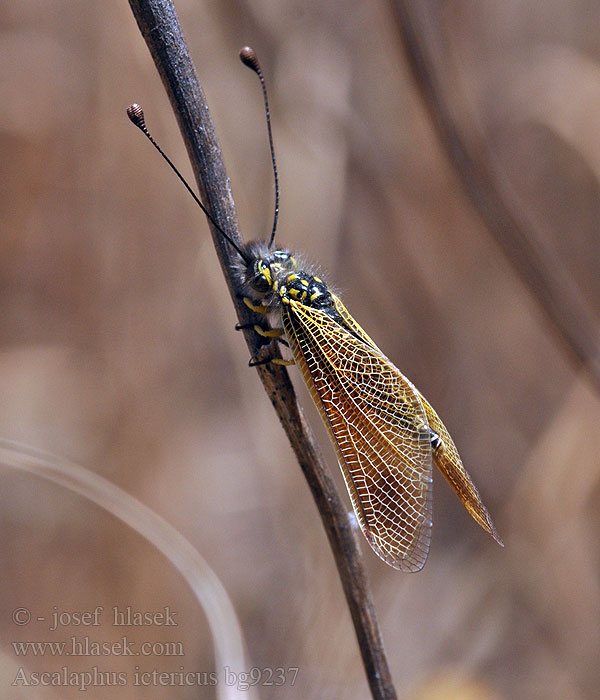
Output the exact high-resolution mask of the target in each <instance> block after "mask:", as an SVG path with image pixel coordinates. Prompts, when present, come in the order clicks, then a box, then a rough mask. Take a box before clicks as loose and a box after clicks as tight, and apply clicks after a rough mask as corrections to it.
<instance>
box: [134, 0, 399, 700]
mask: <svg viewBox="0 0 600 700" xmlns="http://www.w3.org/2000/svg"><path fill="white" fill-rule="evenodd" d="M129 4H130V6H131V9H132V11H133V14H134V16H135V18H136V20H137V23H138V26H139V28H140V30H141V32H142V35H143V37H144V39H145V40H146V43H147V45H148V48H149V49H150V53H151V54H152V57H153V59H154V63H155V65H156V67H157V69H158V72H159V74H160V76H161V78H162V81H163V84H164V86H165V89H166V91H167V94H168V95H169V99H170V101H171V105H172V107H173V111H174V112H175V116H176V118H177V121H178V123H179V128H180V129H181V133H182V135H183V139H184V141H185V144H186V147H187V150H188V154H189V156H190V160H191V163H192V167H193V170H194V174H195V177H196V180H197V182H198V187H199V189H200V194H201V198H202V199H203V201H204V202H205V204H206V206H207V207H208V210H209V211H210V212H211V214H212V216H213V218H214V219H215V221H216V222H217V223H218V224H219V226H220V227H221V228H222V229H223V230H224V231H225V232H226V233H227V235H228V236H230V237H231V238H232V240H234V241H236V242H241V239H240V235H239V231H238V225H237V216H236V212H235V207H234V203H233V198H232V196H231V190H230V187H229V180H228V179H227V176H226V174H225V167H224V164H223V158H222V154H221V150H220V148H219V144H218V141H217V138H216V135H215V130H214V126H213V123H212V119H211V117H210V113H209V111H208V106H207V104H206V99H205V97H204V93H203V91H202V87H201V85H200V83H199V81H198V76H197V74H196V71H195V68H194V66H193V63H192V60H191V57H190V54H189V51H188V48H187V45H186V42H185V40H184V37H183V33H182V30H181V26H180V24H179V19H178V17H177V14H176V12H175V8H174V6H173V3H172V2H171V1H170V0H129ZM211 232H212V236H213V240H214V243H215V248H216V250H217V255H218V256H219V260H220V263H221V267H222V269H223V273H224V275H225V279H226V280H227V284H228V286H229V290H230V293H231V297H232V300H233V303H234V305H235V308H236V311H237V314H238V317H239V319H240V323H242V324H246V323H249V322H250V321H252V320H255V319H254V318H253V315H252V313H251V312H250V311H249V309H247V308H246V307H245V305H244V304H242V303H240V300H239V298H238V297H237V296H236V290H235V286H234V280H235V276H234V274H233V267H234V266H233V263H234V256H235V255H236V254H235V252H234V251H233V249H232V248H231V246H230V245H229V244H228V243H227V242H226V241H225V240H224V239H223V237H222V236H221V235H219V234H218V232H216V231H215V230H214V229H213V228H212V227H211ZM246 342H247V343H248V347H249V349H250V353H251V355H252V356H253V357H258V358H260V356H261V352H264V350H263V351H261V350H260V348H259V347H258V346H257V340H256V334H254V333H251V332H246ZM257 371H258V373H259V375H260V378H261V381H262V382H263V385H264V387H265V391H266V392H267V395H268V396H269V398H270V400H271V403H272V404H273V407H274V408H275V411H276V412H277V415H278V416H279V420H280V421H281V424H282V425H283V428H284V430H285V432H286V434H287V436H288V439H289V440H290V443H291V445H292V448H293V449H294V452H295V453H296V457H297V458H298V462H299V463H300V466H301V467H302V471H303V472H304V476H305V477H306V480H307V482H308V484H309V486H310V489H311V491H312V494H313V498H314V500H315V503H316V504H317V508H318V509H319V514H320V516H321V520H322V521H323V525H324V527H325V530H326V532H327V536H328V538H329V543H330V545H331V548H332V550H333V554H334V557H335V561H336V565H337V568H338V572H339V575H340V578H341V581H342V586H343V588H344V593H345V595H346V600H347V603H348V607H349V608H350V613H351V615H352V620H353V622H354V627H355V630H356V635H357V637H358V643H359V647H360V651H361V654H362V658H363V663H364V665H365V669H366V673H367V678H368V681H369V685H370V687H371V693H372V695H373V697H374V698H377V699H379V698H395V697H396V693H395V690H394V686H393V684H392V679H391V675H390V671H389V668H388V663H387V659H386V656H385V652H384V649H383V642H382V639H381V634H380V631H379V626H378V623H377V618H376V616H375V608H374V606H373V601H372V599H371V594H370V590H369V584H368V580H367V575H366V571H365V568H364V565H363V562H362V558H361V552H360V548H359V543H358V539H357V535H356V532H355V529H354V528H352V526H351V524H350V521H349V519H348V515H347V511H346V508H345V507H344V505H343V504H342V501H341V500H340V497H339V495H338V493H337V491H336V489H335V486H334V484H333V481H332V480H331V477H330V476H329V474H328V473H327V471H326V470H325V467H324V466H323V464H322V461H321V459H320V457H319V455H318V453H317V450H316V448H315V444H314V440H313V438H312V435H311V434H310V431H309V429H308V428H307V426H306V424H305V421H304V419H303V417H302V413H301V411H300V407H299V406H298V402H297V400H296V396H295V393H294V389H293V387H292V384H291V382H290V379H289V376H288V374H287V371H286V370H285V368H284V367H281V366H277V365H272V364H268V365H262V366H259V367H257Z"/></svg>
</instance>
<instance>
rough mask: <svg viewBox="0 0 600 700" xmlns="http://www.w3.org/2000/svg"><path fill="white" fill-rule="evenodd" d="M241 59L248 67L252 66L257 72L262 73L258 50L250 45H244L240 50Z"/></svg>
mask: <svg viewBox="0 0 600 700" xmlns="http://www.w3.org/2000/svg"><path fill="white" fill-rule="evenodd" d="M240 60H241V62H242V63H243V64H244V65H245V66H248V68H251V69H252V70H253V71H254V72H255V73H260V64H259V62H258V57H257V56H256V52H255V51H254V49H253V48H251V47H250V46H244V48H243V49H241V50H240Z"/></svg>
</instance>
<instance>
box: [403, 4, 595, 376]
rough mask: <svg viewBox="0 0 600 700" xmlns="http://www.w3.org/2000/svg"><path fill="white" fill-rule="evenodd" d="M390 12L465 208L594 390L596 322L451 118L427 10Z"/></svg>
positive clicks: (474, 139) (472, 137) (478, 141)
mask: <svg viewBox="0 0 600 700" xmlns="http://www.w3.org/2000/svg"><path fill="white" fill-rule="evenodd" d="M392 7H393V10H394V13H395V17H396V20H397V26H398V31H399V34H400V37H401V39H402V42H403V48H404V51H405V55H406V58H407V61H408V64H409V66H410V68H411V70H412V72H413V76H414V79H415V82H416V84H417V87H418V89H419V90H420V92H421V96H422V98H423V100H424V102H425V105H426V107H427V109H428V111H429V116H430V118H431V121H432V122H433V125H434V128H435V129H436V131H437V133H438V137H439V139H440V142H441V144H442V147H443V148H444V149H445V151H446V154H447V156H448V158H449V160H450V162H451V163H452V165H453V166H454V168H455V170H456V172H457V173H458V175H459V177H460V178H461V180H462V183H463V186H464V188H465V190H466V192H467V194H468V195H469V197H470V199H471V202H472V203H473V205H474V207H475V209H476V210H477V211H478V212H479V215H480V216H481V218H482V219H483V222H484V223H485V224H486V226H487V227H488V229H489V231H490V233H491V234H492V235H493V237H494V239H495V240H496V243H497V244H498V246H499V247H500V249H501V250H502V251H503V252H504V254H505V255H506V257H507V258H508V260H509V261H510V263H511V264H512V266H513V267H514V269H515V270H516V272H517V274H518V275H519V277H520V278H521V280H522V282H523V283H524V284H525V285H526V287H527V288H528V289H529V291H530V293H531V294H532V296H533V297H534V299H535V300H536V301H537V303H538V305H539V307H540V308H541V309H542V311H543V312H544V313H545V315H546V318H547V319H548V320H549V321H550V323H551V325H552V327H553V329H554V331H555V333H556V334H557V335H558V337H559V338H560V339H561V341H562V342H563V345H564V346H565V347H566V349H567V351H568V353H569V355H570V357H571V358H572V359H574V360H575V361H576V363H577V364H581V365H583V366H584V367H585V368H586V369H587V370H588V373H589V376H590V377H591V379H592V381H593V382H594V383H595V385H596V389H600V347H599V344H598V337H599V333H598V330H599V323H598V318H597V316H596V315H595V313H594V312H593V310H592V309H591V308H590V305H589V304H588V303H587V301H586V300H585V298H584V297H583V296H582V294H581V291H580V290H579V288H578V287H577V285H576V284H575V283H574V281H573V279H572V278H571V277H570V276H569V274H568V273H567V272H566V270H565V267H564V265H563V263H562V261H561V260H560V258H559V256H558V254H557V252H556V250H555V249H554V248H553V247H552V246H551V245H549V244H548V243H547V241H546V238H545V236H544V234H543V232H541V231H539V230H537V229H536V227H535V226H534V225H533V223H532V222H531V221H529V220H528V219H527V217H526V216H525V214H524V212H523V211H519V210H518V208H516V207H514V206H513V207H511V206H510V204H509V203H507V200H506V196H503V191H502V188H501V185H500V181H499V178H498V177H497V175H496V174H495V173H494V169H493V166H492V164H491V163H490V162H489V159H486V157H485V154H486V152H487V149H486V146H485V141H484V139H483V138H482V137H480V136H478V133H477V130H476V129H474V128H472V126H473V125H472V124H470V125H468V128H466V127H465V124H464V119H463V118H461V117H460V116H459V114H458V112H457V109H456V107H457V104H458V103H457V99H458V98H457V96H456V88H455V86H453V88H452V93H450V90H448V89H447V87H446V83H444V80H443V77H442V76H443V68H442V67H441V62H442V60H443V50H442V48H441V47H442V44H443V41H442V37H441V36H440V33H439V32H438V31H437V26H436V23H435V18H434V17H431V18H429V21H427V20H424V19H423V13H427V10H426V9H424V8H423V5H422V4H419V3H414V2H411V0H392ZM445 65H447V64H445ZM504 184H505V183H504ZM504 189H506V187H504Z"/></svg>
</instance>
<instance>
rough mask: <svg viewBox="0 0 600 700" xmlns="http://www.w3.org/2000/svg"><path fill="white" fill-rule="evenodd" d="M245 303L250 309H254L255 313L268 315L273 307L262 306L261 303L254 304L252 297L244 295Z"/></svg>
mask: <svg viewBox="0 0 600 700" xmlns="http://www.w3.org/2000/svg"><path fill="white" fill-rule="evenodd" d="M243 301H244V304H246V306H247V307H248V308H249V309H250V311H254V313H255V314H263V315H266V314H268V313H269V312H270V311H271V309H269V307H268V306H261V305H260V304H258V305H257V304H253V303H252V299H249V298H248V297H243Z"/></svg>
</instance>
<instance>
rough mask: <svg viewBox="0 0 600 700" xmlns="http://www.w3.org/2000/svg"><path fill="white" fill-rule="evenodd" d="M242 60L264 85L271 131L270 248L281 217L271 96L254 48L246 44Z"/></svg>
mask: <svg viewBox="0 0 600 700" xmlns="http://www.w3.org/2000/svg"><path fill="white" fill-rule="evenodd" d="M240 60H241V61H242V63H243V64H244V65H245V66H248V68H250V69H251V70H253V71H254V72H255V73H256V75H258V79H259V80H260V86H261V87H262V92H263V100H264V103H265V113H266V115H267V130H268V132H269V147H270V149H271V164H272V165H273V177H274V178H275V215H274V217H273V230H272V231H271V237H270V238H269V248H270V247H271V245H272V244H273V241H274V240H275V232H276V231H277V219H278V218H279V177H278V175H277V162H276V160H275V148H274V146H273V132H272V131H271V112H270V110H269V98H268V96H267V86H266V84H265V79H264V77H263V74H262V70H261V69H260V63H259V62H258V58H257V56H256V53H255V51H254V49H251V48H250V47H249V46H244V48H243V49H242V50H241V51H240Z"/></svg>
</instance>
